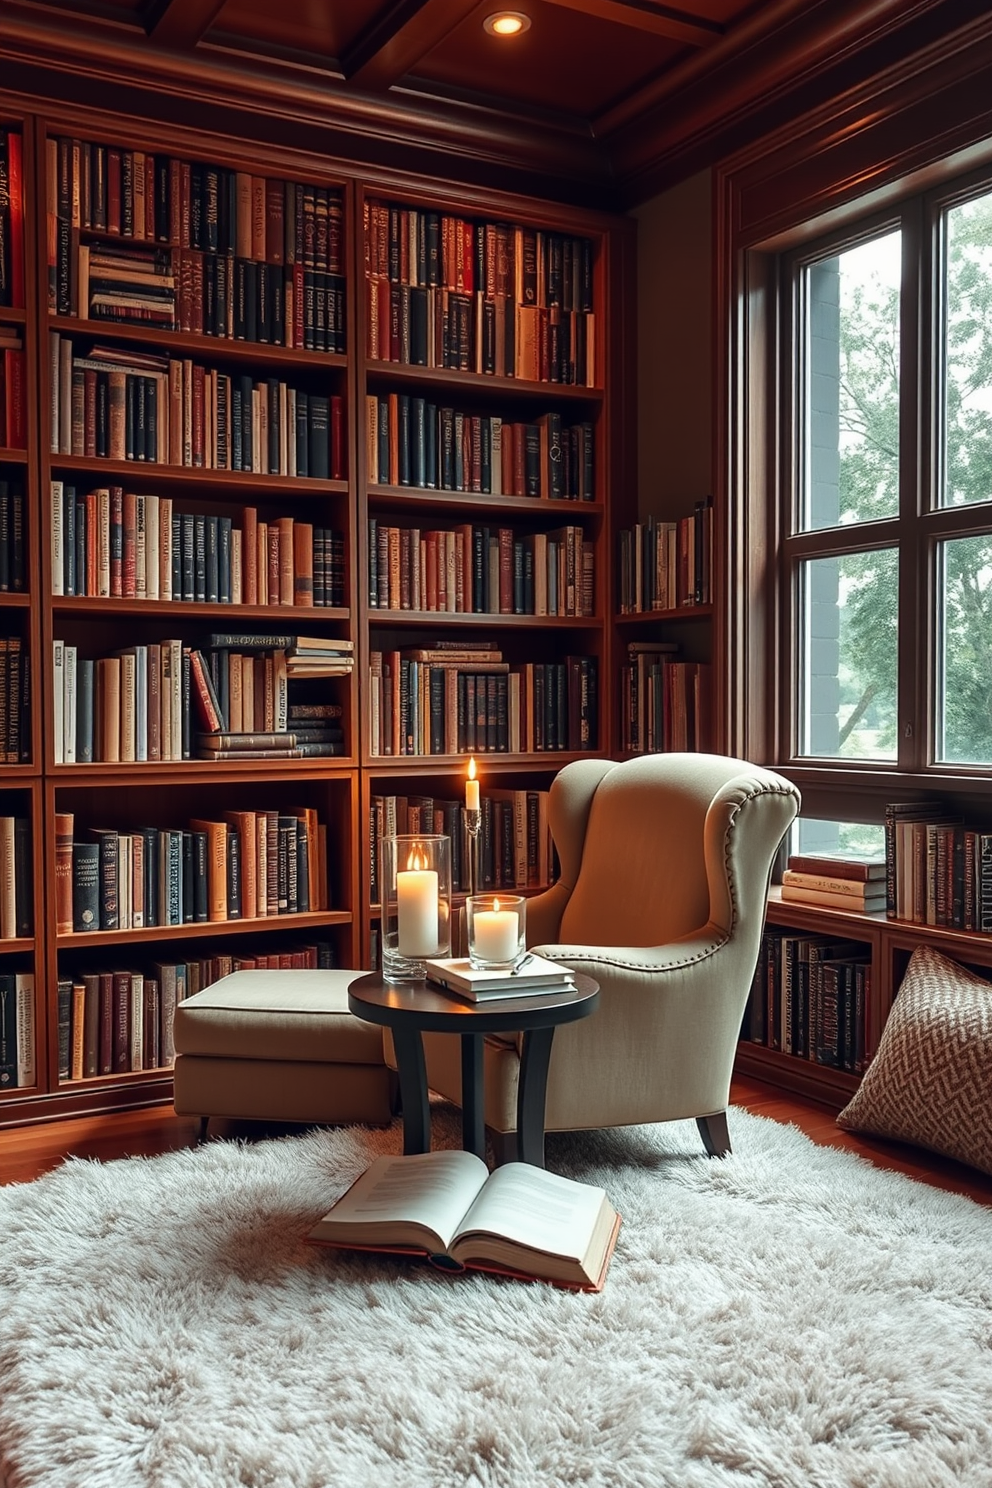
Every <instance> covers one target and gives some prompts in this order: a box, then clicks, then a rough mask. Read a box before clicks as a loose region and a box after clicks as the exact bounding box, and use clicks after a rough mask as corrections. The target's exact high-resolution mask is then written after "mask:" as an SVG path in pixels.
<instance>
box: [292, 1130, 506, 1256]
mask: <svg viewBox="0 0 992 1488" xmlns="http://www.w3.org/2000/svg"><path fill="white" fill-rule="evenodd" d="M487 1176H488V1170H487V1168H486V1165H485V1163H484V1162H483V1161H482V1159H481V1158H479V1157H476V1156H475V1155H474V1153H471V1152H457V1151H452V1152H447V1151H446V1152H422V1153H415V1154H411V1155H410V1156H407V1157H379V1158H376V1160H375V1162H374V1163H372V1164H371V1166H370V1167H369V1168H367V1169H366V1171H365V1172H364V1173H363V1174H362V1176H361V1177H360V1178H359V1179H358V1180H357V1181H356V1182H355V1183H353V1184H352V1186H351V1188H349V1190H348V1192H347V1193H346V1194H344V1195H342V1197H341V1198H340V1199H338V1201H337V1203H336V1204H335V1205H334V1207H333V1208H332V1209H330V1210H329V1211H328V1213H327V1214H325V1215H324V1217H323V1219H322V1220H320V1222H319V1223H318V1224H317V1226H316V1227H315V1228H314V1229H313V1230H312V1231H311V1239H315V1240H318V1239H323V1240H334V1241H339V1242H342V1243H343V1242H346V1241H350V1242H352V1243H355V1244H380V1245H416V1246H422V1247H425V1248H426V1249H428V1250H432V1251H435V1250H446V1249H447V1247H448V1244H449V1243H450V1240H451V1237H452V1236H453V1235H454V1233H455V1231H456V1230H457V1228H458V1223H459V1221H460V1220H461V1219H462V1217H463V1216H464V1214H465V1212H466V1210H467V1209H468V1208H469V1206H470V1205H471V1203H472V1200H473V1199H474V1198H475V1196H476V1194H477V1193H478V1192H479V1190H480V1188H481V1187H482V1185H483V1184H484V1183H485V1181H486V1178H487Z"/></svg>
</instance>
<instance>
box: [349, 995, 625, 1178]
mask: <svg viewBox="0 0 992 1488" xmlns="http://www.w3.org/2000/svg"><path fill="white" fill-rule="evenodd" d="M574 980H575V990H574V991H572V990H571V989H570V990H568V991H556V992H546V993H540V994H533V995H529V996H526V997H507V998H502V997H501V998H492V999H491V1000H489V1001H486V1002H470V1001H468V1000H467V999H466V1000H465V1001H462V1000H461V999H460V998H459V997H456V996H455V995H453V994H451V993H448V992H445V991H443V990H442V988H440V987H436V986H434V985H433V984H432V983H431V982H386V981H383V979H382V977H381V976H380V975H379V973H378V972H370V973H369V974H368V975H367V976H363V977H359V979H358V980H357V981H355V982H352V984H351V986H350V987H349V989H348V1006H349V1008H350V1009H351V1011H352V1012H353V1013H354V1014H355V1016H356V1017H357V1018H363V1019H364V1020H365V1021H366V1022H367V1023H378V1024H381V1026H382V1027H383V1028H388V1029H389V1030H390V1032H391V1033H392V1036H393V1046H394V1048H395V1050H396V1063H397V1066H398V1069H399V1077H400V1094H401V1096H402V1100H403V1151H404V1152H405V1153H408V1152H429V1151H430V1146H431V1123H430V1104H429V1101H428V1092H427V1069H426V1065H425V1063H424V1045H423V1035H424V1034H425V1033H457V1034H458V1035H459V1037H460V1038H461V1041H462V1146H463V1147H464V1148H465V1149H466V1151H468V1152H474V1153H475V1154H476V1155H477V1156H478V1157H485V1150H486V1131H485V1100H484V1091H483V1043H484V1040H485V1036H486V1034H487V1033H522V1034H523V1048H522V1051H521V1056H520V1079H519V1083H518V1086H517V1156H518V1158H519V1160H520V1161H521V1162H529V1163H533V1164H534V1166H535V1167H539V1168H543V1167H544V1103H545V1096H546V1093H547V1088H548V1065H549V1063H550V1060H551V1043H552V1040H553V1038H554V1032H555V1029H556V1028H557V1027H559V1026H560V1025H561V1024H563V1023H575V1022H577V1021H578V1020H579V1019H580V1018H588V1017H589V1016H590V1014H591V1013H594V1012H595V1011H596V1008H597V1006H598V1004H599V985H598V983H596V982H594V981H593V979H592V977H587V976H581V975H579V974H578V973H576V974H575V978H574Z"/></svg>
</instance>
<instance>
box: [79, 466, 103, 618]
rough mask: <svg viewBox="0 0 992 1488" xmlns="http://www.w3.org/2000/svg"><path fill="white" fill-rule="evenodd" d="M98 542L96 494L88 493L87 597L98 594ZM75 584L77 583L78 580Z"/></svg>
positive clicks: (93, 492)
mask: <svg viewBox="0 0 992 1488" xmlns="http://www.w3.org/2000/svg"><path fill="white" fill-rule="evenodd" d="M99 542H100V534H99V515H98V502H97V494H96V492H95V491H88V492H87V494H86V589H85V591H84V592H85V593H86V594H88V595H95V594H98V593H99V585H98V583H97V564H98V561H99V560H98V552H99ZM76 582H77V583H78V582H79V581H78V579H77V581H76Z"/></svg>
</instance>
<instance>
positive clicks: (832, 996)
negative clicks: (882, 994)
mask: <svg viewBox="0 0 992 1488" xmlns="http://www.w3.org/2000/svg"><path fill="white" fill-rule="evenodd" d="M870 1000H871V959H870V948H869V947H868V946H867V945H864V944H862V943H860V942H858V941H853V940H848V939H841V938H839V937H832V936H827V935H804V934H794V933H792V932H790V931H783V930H772V929H769V930H766V932H765V934H764V937H763V939H762V943H761V950H760V953H759V956H758V964H757V967H756V969H755V973H754V979H753V981H752V983H751V991H750V994H749V996H748V1002H747V1008H746V1010H745V1014H744V1022H743V1027H742V1029H741V1037H742V1039H744V1040H745V1041H747V1042H749V1043H755V1044H763V1045H764V1046H765V1047H766V1048H769V1049H777V1050H780V1051H781V1052H782V1053H783V1054H792V1055H794V1056H795V1057H796V1058H797V1059H808V1060H810V1061H811V1062H813V1063H815V1064H821V1065H827V1066H830V1067H831V1068H834V1069H842V1070H847V1071H849V1072H850V1073H852V1074H861V1073H862V1072H863V1071H864V1069H865V1068H866V1067H867V1064H868V1061H869V1059H870V1058H871V1055H872V1053H873V1050H872V1049H871V1048H870V1047H869V1044H868V1018H867V1011H868V1006H869V1003H870Z"/></svg>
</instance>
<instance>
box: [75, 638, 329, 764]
mask: <svg viewBox="0 0 992 1488" xmlns="http://www.w3.org/2000/svg"><path fill="white" fill-rule="evenodd" d="M210 640H211V642H212V643H213V644H211V645H210V646H208V647H207V648H205V649H204V650H202V651H201V650H199V649H197V648H194V647H191V646H188V645H185V644H184V643H183V642H182V641H179V640H165V641H155V642H151V643H150V644H147V645H145V644H139V645H134V646H127V647H123V648H121V649H120V650H118V651H116V652H114V653H113V654H112V655H110V656H102V657H96V658H93V657H83V656H80V655H79V648H78V647H77V646H75V645H72V644H71V643H69V642H67V641H63V640H56V641H54V642H53V643H52V655H53V667H52V687H53V704H54V710H53V742H54V748H55V763H56V764H59V765H73V764H94V763H97V762H109V763H115V762H117V761H122V762H131V761H135V762H144V761H151V762H157V761H170V760H181V759H191V758H193V754H194V749H195V750H196V753H197V755H199V754H200V753H201V750H202V749H207V750H208V751H209V753H208V757H211V758H212V757H214V754H215V752H221V750H220V749H219V748H218V741H214V743H213V745H212V746H211V745H205V744H203V742H202V736H203V735H218V736H219V744H220V745H221V746H223V745H225V744H226V742H227V735H229V734H230V735H232V736H234V735H240V734H260V733H264V734H277V733H278V734H281V735H284V736H285V742H284V743H283V744H282V745H281V746H279V747H280V752H281V753H282V752H284V751H285V750H287V749H293V750H294V751H296V750H299V753H295V752H294V755H293V757H294V758H303V757H304V755H305V754H308V753H310V752H312V750H311V749H310V748H308V747H307V746H308V745H314V744H316V743H318V742H319V743H320V744H321V745H322V746H326V747H322V748H321V749H320V750H319V751H317V752H319V753H321V754H341V753H343V752H344V749H343V744H342V743H341V741H340V739H339V737H338V735H339V734H340V729H339V728H337V727H335V726H333V725H332V724H330V723H329V722H328V720H329V719H336V718H337V717H339V716H340V715H339V714H338V713H336V711H335V705H334V704H328V703H324V704H312V703H310V704H308V703H303V702H300V703H295V704H293V703H291V702H290V700H289V683H290V680H291V679H292V677H293V676H294V675H296V676H342V675H347V674H348V673H349V672H350V671H351V668H352V665H353V657H352V654H351V652H350V650H340V649H337V648H336V644H335V643H331V649H328V648H327V647H325V645H324V642H323V641H322V640H321V639H319V638H309V637H300V636H274V637H271V638H270V637H258V636H246V637H236V636H226V635H215V636H212V637H211V638H210ZM241 640H243V641H245V642H246V643H247V645H248V646H249V647H250V648H251V649H250V650H248V651H247V652H245V653H240V652H238V651H237V650H236V649H235V648H236V647H237V645H238V643H239V642H240V641H241ZM309 640H313V642H314V645H313V647H311V646H309V645H308V644H307V642H308V641H309ZM279 641H283V642H290V643H292V644H289V645H282V646H280V645H277V644H274V643H276V642H279ZM228 642H231V643H232V644H230V645H229V644H227V643H228ZM246 725H247V727H246ZM290 735H292V741H291V740H290V738H289V736H290ZM256 747H257V746H256ZM269 747H270V748H274V747H277V746H274V745H273V746H269Z"/></svg>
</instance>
